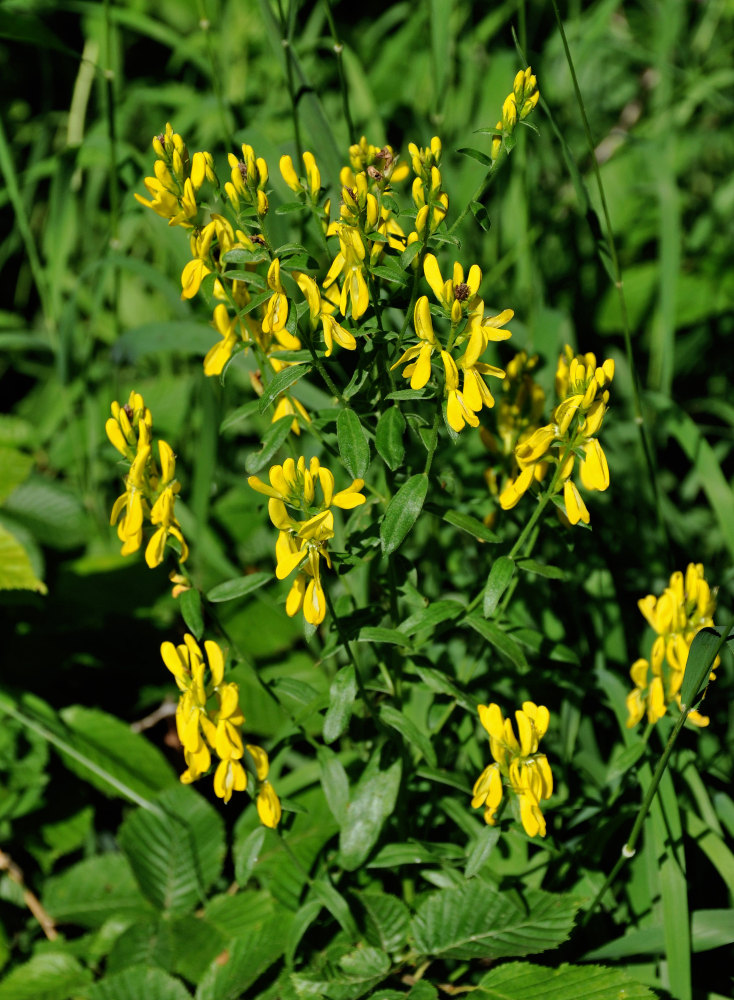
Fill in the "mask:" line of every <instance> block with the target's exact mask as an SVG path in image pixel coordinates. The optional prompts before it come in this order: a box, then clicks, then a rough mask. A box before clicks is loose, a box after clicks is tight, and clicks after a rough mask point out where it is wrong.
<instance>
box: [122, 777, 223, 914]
mask: <svg viewBox="0 0 734 1000" xmlns="http://www.w3.org/2000/svg"><path fill="white" fill-rule="evenodd" d="M156 803H157V805H158V807H159V809H160V810H162V812H161V813H158V812H151V811H149V810H146V809H136V810H135V811H134V812H132V813H130V814H129V815H128V816H127V817H126V819H125V820H124V822H123V824H122V826H121V827H120V832H119V834H118V840H119V843H120V847H121V848H122V850H123V851H124V852H125V854H126V856H127V858H128V861H129V862H130V866H131V867H132V869H133V871H134V872H135V877H136V878H137V880H138V884H139V885H140V888H141V889H142V891H143V893H144V895H145V896H146V897H147V898H148V899H149V900H150V901H151V903H153V905H154V906H156V907H157V908H158V909H160V910H164V911H166V912H167V913H170V914H172V915H177V914H183V913H187V912H188V911H190V910H191V909H193V907H194V906H196V904H197V903H199V902H201V901H203V899H204V896H205V893H206V891H207V889H208V888H209V887H210V886H211V885H212V883H213V882H214V881H215V879H217V878H218V877H219V874H220V872H221V870H222V861H223V860H224V851H225V844H224V823H223V822H222V819H221V817H220V816H219V813H218V812H217V811H216V809H214V808H213V806H210V805H209V803H208V802H207V801H206V800H205V799H203V798H202V797H201V796H200V795H199V794H198V793H196V792H195V791H194V790H193V789H190V788H181V787H179V788H176V789H173V790H171V791H168V792H164V793H163V794H161V795H159V796H158V797H157V800H156Z"/></svg>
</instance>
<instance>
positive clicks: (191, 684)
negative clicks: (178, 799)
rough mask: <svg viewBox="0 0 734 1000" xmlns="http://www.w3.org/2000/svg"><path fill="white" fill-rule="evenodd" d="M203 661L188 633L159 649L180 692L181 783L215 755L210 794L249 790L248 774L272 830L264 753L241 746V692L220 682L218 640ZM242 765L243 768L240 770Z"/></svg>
mask: <svg viewBox="0 0 734 1000" xmlns="http://www.w3.org/2000/svg"><path fill="white" fill-rule="evenodd" d="M204 650H205V652H206V658H205V657H204V655H203V654H202V651H201V647H200V646H199V644H198V643H197V642H196V640H195V639H194V637H193V636H192V635H189V634H188V633H186V635H184V641H183V643H181V644H180V645H178V646H174V644H173V643H172V642H164V643H163V644H162V645H161V656H162V658H163V662H164V663H165V665H166V666H167V667H168V669H169V670H170V671H171V673H172V674H173V676H174V678H175V680H176V685H177V687H178V689H179V691H180V692H181V697H180V698H179V701H178V707H177V709H176V730H177V732H178V738H179V739H180V741H181V746H182V747H183V752H184V760H185V761H186V770H185V771H184V772H183V774H182V775H181V781H182V782H183V783H184V784H185V785H189V784H191V782H192V781H196V780H197V779H198V778H200V777H201V776H202V775H203V774H205V773H206V772H207V771H208V770H209V768H210V767H211V763H212V755H211V751H212V750H213V751H214V752H215V753H216V755H217V757H219V764H218V765H217V769H216V771H215V772H214V791H215V793H216V794H217V795H218V796H219V798H220V799H223V800H224V801H225V802H229V800H230V799H231V798H232V792H242V791H244V790H245V789H246V788H247V772H246V770H245V767H247V769H248V770H249V771H250V772H251V774H253V776H254V777H255V780H256V783H257V795H256V802H257V811H258V815H259V816H260V820H261V821H262V823H263V824H264V825H265V826H269V827H271V828H275V827H276V826H277V825H278V821H279V820H280V801H279V800H278V796H277V795H276V793H275V790H274V789H273V786H272V785H271V784H270V782H269V781H268V780H267V779H268V771H269V769H270V764H269V761H268V755H267V754H266V752H265V751H264V750H263V748H262V747H259V746H257V745H255V744H250V743H248V744H245V743H244V742H243V739H242V726H243V724H244V721H245V717H244V715H243V714H242V709H241V708H240V704H239V688H238V687H237V685H236V684H233V683H232V682H225V680H224V654H223V653H222V650H221V649H220V647H219V646H218V645H217V643H216V642H212V641H211V640H209V639H207V640H206V642H205V643H204ZM243 764H244V766H243Z"/></svg>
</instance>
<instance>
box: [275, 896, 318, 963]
mask: <svg viewBox="0 0 734 1000" xmlns="http://www.w3.org/2000/svg"><path fill="white" fill-rule="evenodd" d="M323 908H324V907H323V903H322V902H321V900H320V899H309V901H308V902H307V903H304V904H303V906H302V907H301V908H300V909H299V911H298V913H296V915H295V916H294V917H293V922H292V924H291V927H290V932H289V934H288V943H287V945H286V949H285V960H286V963H287V965H288V967H289V968H290V967H292V966H293V962H294V959H295V957H296V951H297V950H298V945H299V944H300V943H301V938H302V937H303V935H304V934H305V933H306V931H307V930H308V929H309V927H310V926H311V924H312V923H313V922H314V920H315V919H316V917H318V915H319V913H321V911H322V909H323Z"/></svg>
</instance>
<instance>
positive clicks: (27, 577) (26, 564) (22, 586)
mask: <svg viewBox="0 0 734 1000" xmlns="http://www.w3.org/2000/svg"><path fill="white" fill-rule="evenodd" d="M0 590H35V591H37V592H38V593H39V594H47V593H48V588H47V587H46V584H45V583H44V582H43V581H42V580H39V579H38V577H37V576H36V574H35V573H34V571H33V567H32V566H31V561H30V559H29V557H28V553H27V552H26V550H25V549H24V548H23V546H22V545H21V543H20V542H19V541H18V540H17V538H16V537H15V535H13V534H11V533H10V532H9V531H8V529H7V528H6V527H5V525H3V524H0Z"/></svg>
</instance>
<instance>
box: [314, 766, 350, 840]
mask: <svg viewBox="0 0 734 1000" xmlns="http://www.w3.org/2000/svg"><path fill="white" fill-rule="evenodd" d="M316 756H317V757H318V761H319V771H320V773H321V787H322V788H323V790H324V795H325V796H326V801H327V803H328V806H329V809H330V810H331V815H332V816H333V817H334V819H335V820H336V821H337V823H338V824H339V826H340V827H341V825H342V824H343V822H344V818H345V816H346V814H347V805H348V804H349V778H348V777H347V772H346V771H345V770H344V765H343V764H342V762H341V761H340V760H339V758H338V757H337V755H336V754H335V753H334V751H333V750H330V749H329V747H323V746H322V747H319V748H318V750H317V752H316Z"/></svg>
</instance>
